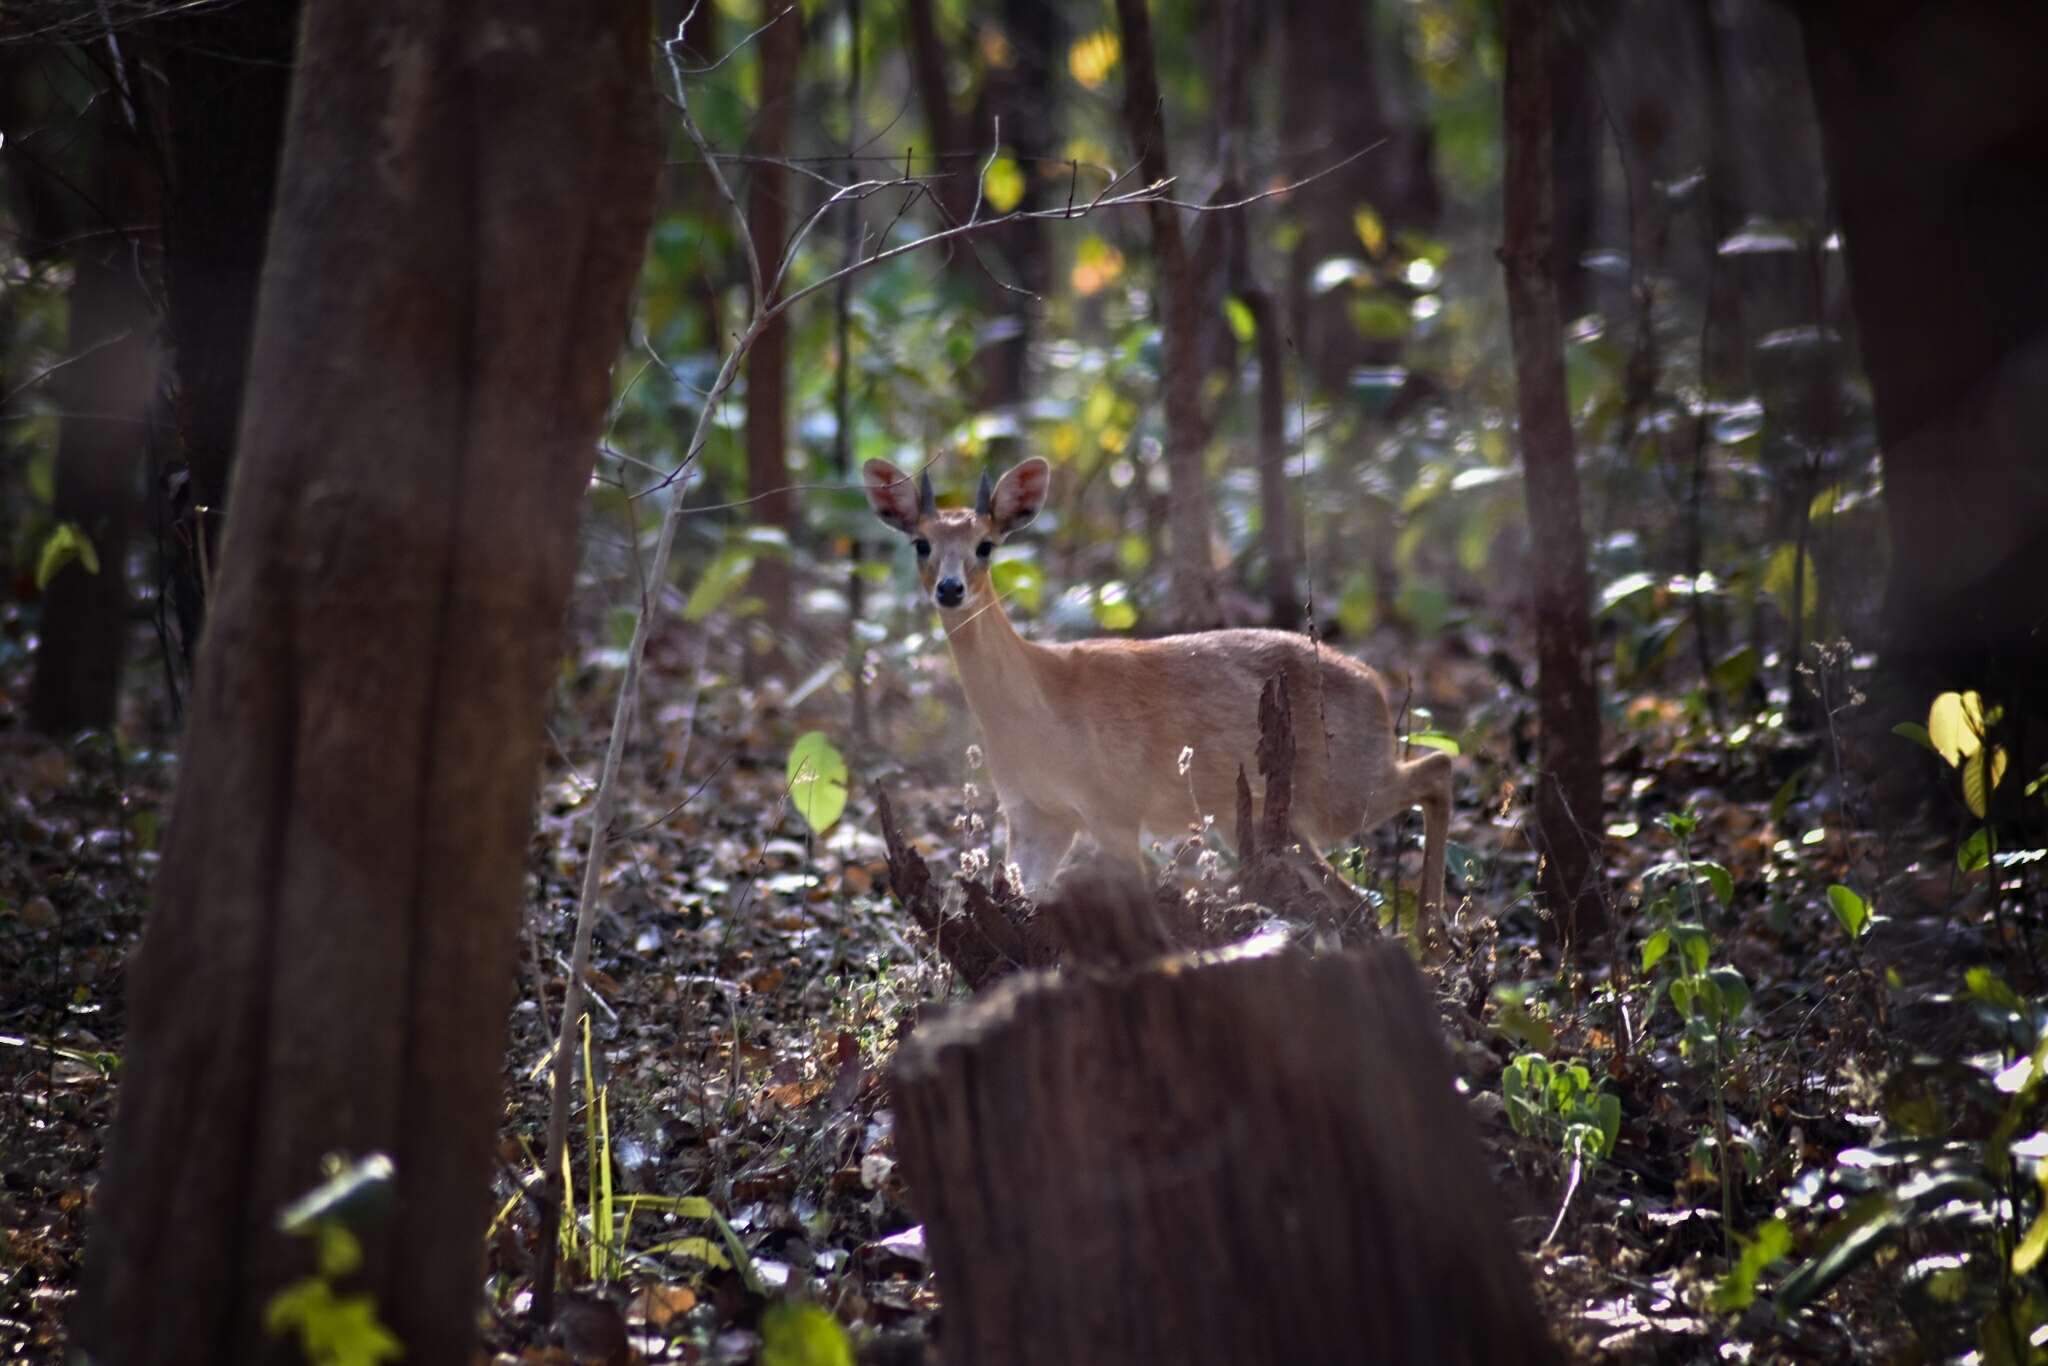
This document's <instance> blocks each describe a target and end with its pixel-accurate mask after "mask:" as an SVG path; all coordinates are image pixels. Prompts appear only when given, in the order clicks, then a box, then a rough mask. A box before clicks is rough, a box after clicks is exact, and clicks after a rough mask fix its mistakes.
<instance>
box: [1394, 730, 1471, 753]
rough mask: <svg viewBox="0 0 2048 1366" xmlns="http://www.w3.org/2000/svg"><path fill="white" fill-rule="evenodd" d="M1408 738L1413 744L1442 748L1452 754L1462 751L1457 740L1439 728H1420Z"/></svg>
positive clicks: (1429, 747) (1426, 747)
mask: <svg viewBox="0 0 2048 1366" xmlns="http://www.w3.org/2000/svg"><path fill="white" fill-rule="evenodd" d="M1407 740H1408V743H1409V744H1411V745H1421V746H1422V747H1423V748H1424V749H1440V750H1442V751H1443V752H1444V753H1446V754H1450V755H1456V754H1458V753H1460V752H1461V751H1460V750H1459V748H1458V742H1457V741H1456V740H1453V739H1452V738H1451V737H1450V736H1448V735H1445V734H1444V733H1443V732H1442V731H1438V730H1418V731H1415V732H1414V733H1412V734H1410V735H1409V736H1408V737H1407Z"/></svg>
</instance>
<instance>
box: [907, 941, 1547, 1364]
mask: <svg viewBox="0 0 2048 1366" xmlns="http://www.w3.org/2000/svg"><path fill="white" fill-rule="evenodd" d="M1435 1014H1436V1012H1435V1008H1434V1006H1433V1004H1432V1002H1431V999H1430V996H1429V993H1428V991H1427V989H1426V988H1425V986H1424V984H1423V981H1422V977H1421V975H1420V974H1419V973H1418V972H1417V971H1416V970H1415V967H1414V966H1413V964H1411V963H1410V962H1409V961H1408V958H1407V956H1406V953H1405V952H1404V951H1403V950H1402V949H1400V948H1399V947H1398V946H1394V945H1390V944H1381V945H1377V946H1374V947H1373V948H1371V949H1369V950H1367V951H1365V952H1363V953H1359V954H1355V955H1342V956H1330V957H1324V958H1318V959H1311V958H1309V957H1308V956H1307V955H1305V954H1302V953H1300V952H1299V951H1297V950H1294V949H1288V948H1271V947H1269V948H1266V949H1263V950H1256V951H1248V950H1245V949H1238V950H1233V951H1231V952H1230V953H1228V954H1223V955H1216V956H1208V955H1197V956H1184V957H1178V958H1169V959H1166V960H1164V961H1163V962H1161V963H1156V964H1154V965H1152V966H1149V967H1141V968H1139V969H1138V970H1136V971H1135V972H1128V973H1114V974H1105V973H1103V972H1101V971H1097V972H1095V973H1092V974H1090V975H1084V976H1070V977H1064V978H1055V977H1050V976H1046V975H1042V974H1028V975H1025V976H1022V977H1018V978H1015V979H1013V980H1011V981H1009V982H1006V983H1004V984H1003V985H1001V986H999V987H997V988H994V989H993V990H992V991H991V992H990V993H989V994H988V995H987V996H986V997H984V998H983V999H981V1000H980V1001H979V1002H978V1003H977V1004H975V1005H972V1006H969V1007H966V1008H963V1009H961V1010H959V1011H957V1012H955V1013H953V1014H950V1015H947V1016H944V1017H942V1018H939V1019H936V1020H932V1021H930V1022H928V1023H926V1024H923V1025H920V1026H919V1027H918V1029H917V1031H916V1032H915V1033H914V1034H913V1035H912V1036H911V1037H910V1039H909V1040H908V1041H907V1042H906V1044H905V1045H904V1047H903V1049H902V1050H901V1052H900V1053H899V1054H898V1057H897V1061H896V1063H895V1065H894V1067H893V1068H892V1069H891V1082H892V1084H893V1086H894V1089H895V1094H896V1098H897V1101H896V1114H897V1121H896V1123H897V1143H898V1150H899V1153H900V1156H901V1158H902V1162H903V1172H904V1175H905V1177H906V1179H907V1181H908V1184H909V1189H910V1198H911V1203H912V1204H913V1206H914V1207H915V1208H916V1209H917V1210H918V1211H919V1212H920V1213H921V1214H922V1215H923V1216H924V1218H925V1238H926V1245H927V1247H928V1248H929V1249H930V1251H931V1257H932V1267H933V1271H934V1272H935V1274H936V1276H937V1280H938V1285H939V1290H940V1294H941V1295H942V1296H943V1297H944V1300H945V1305H946V1312H945V1314H944V1316H943V1319H942V1323H941V1326H940V1346H941V1351H942V1355H943V1356H944V1358H945V1360H946V1361H947V1362H949V1363H951V1364H952V1366H1007V1364H1008V1363H1016V1364H1017V1366H1025V1363H1039V1362H1049V1361H1058V1362H1064V1363H1068V1366H1092V1364H1093V1363H1103V1364H1104V1366H1108V1364H1109V1363H1118V1364H1119V1366H1121V1363H1126V1362H1139V1361H1160V1362H1169V1361H1170V1362H1185V1363H1207V1362H1216V1363H1226V1362H1227V1363H1232V1364H1233V1366H1259V1363H1267V1362H1270V1363H1290V1366H1291V1363H1296V1362H1305V1361H1384V1362H1406V1361H1415V1362H1424V1361H1427V1362H1441V1363H1456V1362H1474V1363H1477V1362H1501V1361H1518V1362H1530V1363H1544V1362H1554V1361H1558V1360H1560V1359H1561V1358H1560V1357H1559V1356H1558V1354H1557V1353H1556V1350H1555V1348H1554V1346H1553V1345H1552V1344H1551V1343H1550V1341H1549V1338H1548V1334H1547V1332H1546V1330H1545V1327H1544V1324H1543V1321H1542V1319H1541V1318H1540V1317H1539V1316H1538V1314H1537V1312H1536V1308H1535V1304H1534V1302H1533V1299H1532V1297H1531V1296H1530V1293H1529V1287H1528V1282H1527V1277H1526V1273H1525V1272H1524V1271H1523V1269H1522V1266H1521V1263H1520V1261H1519V1259H1518V1258H1517V1256H1516V1254H1515V1251H1514V1247H1513V1244H1512V1242H1511V1241H1510V1239H1509V1236H1508V1230H1507V1221H1506V1219H1505V1218H1503V1216H1502V1211H1501V1208H1500V1199H1499V1196H1498V1195H1497V1193H1496V1192H1495V1191H1494V1190H1493V1188H1492V1186H1491V1183H1490V1182H1489V1180H1488V1177H1487V1172H1486V1165H1485V1162H1484V1160H1483V1159H1482V1156H1481V1153H1480V1150H1479V1146H1478V1144H1477V1143H1476V1142H1475V1141H1474V1139H1473V1135H1472V1132H1471V1127H1470V1121H1469V1119H1468V1118H1467V1116H1466V1115H1465V1114H1464V1113H1463V1111H1462V1108H1461V1105H1460V1102H1459V1100H1458V1098H1457V1093H1456V1092H1455V1091H1454V1090H1453V1088H1452V1085H1451V1068H1450V1062H1449V1058H1448V1057H1447V1056H1446V1054H1445V1051H1444V1047H1443V1043H1442V1041H1441V1040H1440V1038H1439V1037H1438V1035H1437V1031H1436V1027H1435Z"/></svg>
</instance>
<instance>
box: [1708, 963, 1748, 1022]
mask: <svg viewBox="0 0 2048 1366" xmlns="http://www.w3.org/2000/svg"><path fill="white" fill-rule="evenodd" d="M1707 980H1708V981H1709V982H1711V983H1712V984H1713V986H1714V989H1715V991H1716V992H1717V993H1718V994H1719V996H1720V1005H1721V1011H1722V1018H1724V1019H1729V1020H1732V1019H1734V1018H1735V1017H1736V1016H1738V1015H1740V1014H1741V1013H1742V1012H1743V1011H1744V1010H1745V1009H1747V1008H1748V1006H1749V980H1748V979H1747V978H1745V977H1744V976H1743V975H1742V973H1741V971H1740V970H1738V969H1736V968H1732V967H1725V966H1724V967H1718V968H1715V969H1714V970H1713V971H1712V972H1710V973H1708V974H1707Z"/></svg>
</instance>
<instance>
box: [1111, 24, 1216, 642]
mask: <svg viewBox="0 0 2048 1366" xmlns="http://www.w3.org/2000/svg"><path fill="white" fill-rule="evenodd" d="M1146 4H1147V0H1116V12H1117V18H1118V20H1119V21H1120V23H1121V24H1122V27H1123V62H1124V128H1125V131H1126V133H1127V134H1128V135H1129V137H1130V139H1131V147H1132V150H1133V151H1135V152H1136V153H1137V155H1138V179H1139V181H1140V182H1141V183H1143V184H1146V185H1154V184H1157V183H1158V182H1160V181H1162V180H1164V179H1166V178H1167V177H1168V175H1170V174H1171V172H1169V171H1168V169H1167V158H1166V118H1165V113H1164V111H1163V110H1162V109H1161V108H1160V97H1159V76H1158V72H1157V70H1156V69H1155V67H1154V65H1153V61H1152V19H1151V16H1150V15H1149V14H1148V13H1147V11H1146ZM1146 216H1147V218H1148V219H1149V220H1150V223H1151V228H1152V257H1153V265H1154V274H1155V276H1156V279H1155V281H1154V286H1155V288H1154V294H1155V299H1156V304H1155V310H1156V313H1157V316H1158V318H1159V325H1160V334H1161V335H1160V353H1161V360H1160V369H1161V371H1162V374H1161V376H1160V380H1161V385H1162V387H1163V388H1164V389H1165V395H1164V398H1165V406H1166V468H1167V476H1168V478H1169V479H1170V480H1171V481H1172V482H1171V488H1170V489H1169V491H1168V498H1167V513H1166V524H1167V537H1168V542H1169V545H1168V549H1169V552H1170V555H1171V561H1170V563H1171V572H1172V580H1171V589H1170V592H1171V598H1170V601H1169V602H1168V605H1167V616H1168V617H1169V619H1170V620H1171V622H1172V624H1173V626H1174V629H1176V630H1181V631H1199V630H1206V629H1208V628H1210V627H1213V626H1216V625H1218V624H1220V622H1221V620H1222V609H1221V607H1220V606H1219V605H1218V603H1217V598H1216V571H1215V567H1214V565H1213V564H1212V563H1211V562H1210V554H1209V535H1210V527H1211V522H1212V518H1211V514H1210V510H1209V474H1208V468H1207V466H1208V462H1207V459H1206V456H1207V452H1208V446H1209V432H1208V423H1207V421H1206V420H1205V419H1204V417H1203V414H1202V369H1201V326H1202V319H1201V312H1200V307H1199V291H1198V290H1197V288H1196V286H1195V282H1194V281H1193V280H1192V279H1190V278H1189V274H1190V272H1189V270H1188V252H1187V244H1186V241H1185V240H1184V239H1183V237H1182V235H1181V223H1180V211H1179V210H1178V209H1175V208H1173V207H1172V206H1170V205H1167V204H1161V203H1156V202H1155V203H1152V204H1148V205H1147V206H1146Z"/></svg>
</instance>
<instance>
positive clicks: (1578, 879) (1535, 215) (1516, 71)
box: [1501, 0, 1605, 951]
mask: <svg viewBox="0 0 2048 1366" xmlns="http://www.w3.org/2000/svg"><path fill="white" fill-rule="evenodd" d="M1505 30H1506V46H1507V107H1506V123H1505V131H1506V139H1507V149H1506V151H1507V172H1506V184H1505V187H1504V193H1505V199H1506V223H1505V229H1504V239H1505V240H1504V242H1503V244H1502V247H1501V259H1502V262H1503V263H1504V264H1505V266H1506V267H1507V293H1508V320H1509V326H1510V329H1511V332H1512V341H1513V346H1514V354H1515V392H1516V399H1517V404H1518V408H1519V413H1520V418H1521V436H1522V469H1523V480H1524V488H1525V493H1526V497H1527V499H1528V508H1529V532H1530V539H1531V541H1532V543H1533V553H1534V559H1535V565H1534V571H1535V572H1534V583H1533V589H1534V593H1533V597H1534V607H1535V612H1536V660H1537V718H1538V722H1539V724H1540V725H1541V727H1542V747H1541V768H1540V770H1539V772H1538V775H1537V791H1536V825H1537V832H1536V833H1537V846H1538V849H1539V851H1540V852H1541V853H1542V855H1543V886H1544V890H1545V892H1546V893H1547V895H1548V898H1549V901H1550V905H1551V910H1552V913H1553V914H1554V915H1555V916H1556V919H1557V928H1558V931H1559V933H1560V935H1561V936H1562V938H1563V939H1564V942H1565V943H1566V944H1567V945H1568V946H1570V947H1571V948H1572V949H1573V950H1574V951H1577V950H1578V949H1579V948H1580V946H1582V945H1583V944H1584V943H1585V942H1586V941H1587V939H1588V937H1589V936H1591V935H1593V934H1595V933H1597V932H1598V931H1599V930H1600V929H1601V928H1602V926H1603V925H1604V922H1605V909H1604V905H1603V902H1602V898H1601V895H1600V857H1599V854H1600V841H1601V838H1602V829H1603V824H1602V819H1601V814H1600V808H1601V792H1600V772H1601V765H1600V698H1599V692H1598V688H1597V685H1596V682H1595V679H1594V675H1593V625H1592V615H1591V599H1592V582H1591V577H1590V575H1589V573H1588V569H1587V564H1586V538H1585V532H1584V530H1583V528H1582V523H1581V518H1580V510H1579V476H1578V470H1577V467H1576V462H1577V455H1576V452H1575V450H1574V448H1573V440H1572V424H1571V414H1570V411H1569V409H1568V408H1567V407H1566V403H1565V385H1564V346H1563V336H1562V324H1561V323H1560V321H1559V317H1558V309H1557V288H1556V283H1555V281H1554V280H1553V278H1552V275H1551V268H1552V236H1551V191H1552V187H1553V185H1554V184H1555V179H1554V174H1553V169H1552V164H1551V146H1550V143H1551V135H1552V123H1551V107H1550V74H1551V70H1552V68H1551V52H1550V44H1551V30H1550V11H1549V7H1548V5H1547V3H1546V0H1507V9H1506V17H1505Z"/></svg>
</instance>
